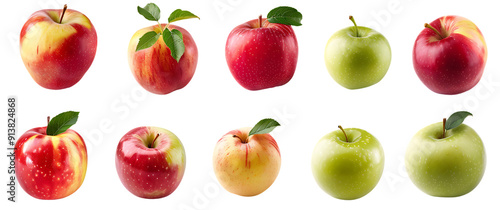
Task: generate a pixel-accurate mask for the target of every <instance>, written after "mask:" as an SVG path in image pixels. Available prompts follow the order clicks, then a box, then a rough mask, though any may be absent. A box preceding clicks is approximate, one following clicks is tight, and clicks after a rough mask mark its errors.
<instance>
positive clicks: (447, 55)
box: [413, 16, 488, 95]
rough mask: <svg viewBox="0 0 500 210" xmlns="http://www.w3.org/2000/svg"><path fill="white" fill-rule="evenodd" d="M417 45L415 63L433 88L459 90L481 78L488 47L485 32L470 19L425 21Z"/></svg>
mask: <svg viewBox="0 0 500 210" xmlns="http://www.w3.org/2000/svg"><path fill="white" fill-rule="evenodd" d="M425 27H426V28H425V29H424V30H423V31H422V32H420V34H419V35H418V37H417V40H416V41H415V45H414V47H413V67H414V68H415V72H416V73H417V75H418V77H419V78H420V80H421V81H422V82H423V83H424V84H425V86H427V87H428V88H429V89H431V90H432V91H434V92H436V93H440V94H448V95H450V94H459V93H463V92H465V91H467V90H470V89H471V88H473V87H474V86H475V85H476V84H477V83H478V82H479V80H480V79H481V76H482V75H483V71H484V67H485V65H486V58H487V55H488V51H487V49H486V42H485V41H484V37H483V34H482V33H481V31H480V30H479V28H478V27H477V26H476V25H475V24H474V23H473V22H471V21H470V20H468V19H466V18H463V17H459V16H444V17H440V18H438V19H436V20H434V21H432V22H431V23H430V24H425Z"/></svg>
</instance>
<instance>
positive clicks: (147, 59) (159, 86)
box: [128, 24, 198, 95]
mask: <svg viewBox="0 0 500 210" xmlns="http://www.w3.org/2000/svg"><path fill="white" fill-rule="evenodd" d="M165 27H166V24H162V28H163V29H164V28H165ZM168 28H169V29H170V30H172V29H177V30H179V31H180V32H181V33H182V37H183V40H184V46H185V51H184V54H183V55H182V57H181V59H180V60H179V62H177V61H176V60H175V59H174V58H173V57H172V55H170V49H169V48H168V47H167V45H166V44H165V42H164V41H163V37H162V36H160V38H159V39H158V40H157V41H156V43H155V44H154V45H153V46H151V47H150V48H147V49H143V50H139V51H137V52H136V51H135V49H136V48H137V44H138V43H139V39H140V38H141V37H142V36H143V35H144V34H145V33H147V32H149V31H156V33H160V30H161V29H160V28H159V26H158V25H153V26H150V27H146V28H143V29H140V30H138V31H137V32H135V34H134V35H133V36H132V39H131V40H130V43H129V46H128V63H129V66H130V69H131V70H132V74H133V75H134V77H135V80H137V82H139V84H140V85H141V86H142V87H143V88H144V89H146V90H147V91H149V92H151V93H155V94H161V95H164V94H168V93H171V92H173V91H175V90H179V89H181V88H183V87H185V86H186V85H187V84H188V83H189V81H191V78H193V75H194V72H195V70H196V65H197V63H198V48H197V47H196V43H195V42H194V39H193V37H192V36H191V34H189V32H188V31H186V30H185V29H184V28H181V27H179V26H176V25H172V24H170V25H169V26H168Z"/></svg>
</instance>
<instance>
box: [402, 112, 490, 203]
mask: <svg viewBox="0 0 500 210" xmlns="http://www.w3.org/2000/svg"><path fill="white" fill-rule="evenodd" d="M452 116H453V115H452ZM450 120H452V117H450V118H449V120H448V122H450ZM462 121H463V119H462ZM460 123H461V122H460ZM460 123H458V124H459V125H458V126H457V127H455V128H451V129H447V128H445V127H446V126H443V125H446V120H444V123H441V122H439V123H434V124H431V125H429V126H427V127H425V128H423V129H422V130H420V131H419V132H418V133H417V134H415V136H414V137H413V139H412V140H411V141H410V144H409V145H408V148H407V150H406V155H405V165H406V170H407V172H408V176H409V177H410V179H411V180H412V182H413V183H414V184H415V185H416V186H417V187H418V188H420V190H422V191H424V192H425V193H427V194H429V195H432V196H439V197H456V196H461V195H464V194H467V193H469V192H470V191H472V190H473V189H474V188H475V187H476V186H477V185H478V184H479V182H480V181H481V178H482V177H483V174H484V170H485V168H486V152H485V150H484V146H483V142H482V141H481V138H480V137H479V135H478V134H477V133H476V132H475V131H474V130H473V129H472V128H471V127H469V126H467V125H465V124H460ZM448 124H451V123H448ZM443 130H444V132H443Z"/></svg>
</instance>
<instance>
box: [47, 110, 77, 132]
mask: <svg viewBox="0 0 500 210" xmlns="http://www.w3.org/2000/svg"><path fill="white" fill-rule="evenodd" d="M79 113H80V112H73V111H67V112H63V113H61V114H58V115H57V116H55V117H54V118H52V119H50V117H47V121H48V123H47V128H46V130H45V133H46V135H48V136H57V135H59V134H61V133H64V132H66V130H68V129H69V128H70V127H71V126H72V125H74V124H75V123H76V121H77V120H78V114H79Z"/></svg>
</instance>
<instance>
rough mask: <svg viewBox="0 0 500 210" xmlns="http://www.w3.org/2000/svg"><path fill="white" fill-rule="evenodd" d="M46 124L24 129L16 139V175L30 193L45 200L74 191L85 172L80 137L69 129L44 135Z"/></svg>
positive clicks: (82, 146)
mask: <svg viewBox="0 0 500 210" xmlns="http://www.w3.org/2000/svg"><path fill="white" fill-rule="evenodd" d="M46 130H47V127H38V128H33V129H31V130H28V131H26V132H25V133H24V134H23V135H22V136H21V137H20V138H19V139H18V140H17V142H16V146H15V148H16V152H15V153H16V158H15V164H16V177H17V179H18V180H19V184H20V185H21V187H22V188H23V189H24V191H25V192H26V193H28V194H29V195H31V196H33V197H35V198H38V199H44V200H53V199H60V198H64V197H66V196H69V195H71V194H72V193H74V192H75V191H76V190H77V189H78V188H79V187H80V186H81V185H82V183H83V180H84V179H85V174H86V172H87V147H86V146H85V142H84V141H83V139H82V137H81V136H80V135H79V134H78V133H77V132H75V131H74V130H71V129H68V130H66V131H65V132H64V133H61V134H59V135H57V136H49V135H46Z"/></svg>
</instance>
